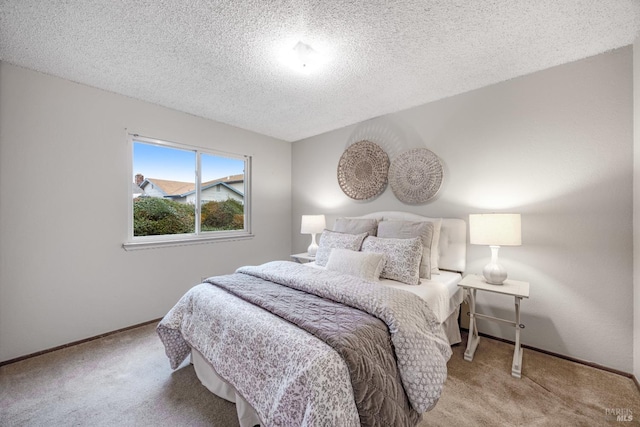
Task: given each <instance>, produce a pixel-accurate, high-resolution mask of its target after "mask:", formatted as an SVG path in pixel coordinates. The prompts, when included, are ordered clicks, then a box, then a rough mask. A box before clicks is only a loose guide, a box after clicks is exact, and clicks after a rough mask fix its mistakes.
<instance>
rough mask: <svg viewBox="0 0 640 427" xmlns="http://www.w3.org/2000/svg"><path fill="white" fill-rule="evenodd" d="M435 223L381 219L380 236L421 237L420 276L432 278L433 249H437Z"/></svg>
mask: <svg viewBox="0 0 640 427" xmlns="http://www.w3.org/2000/svg"><path fill="white" fill-rule="evenodd" d="M433 234H434V224H433V223H432V222H429V221H394V220H387V221H380V224H379V225H378V237H385V238H393V239H410V238H413V237H420V239H421V240H422V260H421V261H420V277H422V278H423V279H431V251H433V250H435V251H437V250H438V249H437V248H434V247H433V246H432V244H433V243H434V242H433V240H434V239H433Z"/></svg>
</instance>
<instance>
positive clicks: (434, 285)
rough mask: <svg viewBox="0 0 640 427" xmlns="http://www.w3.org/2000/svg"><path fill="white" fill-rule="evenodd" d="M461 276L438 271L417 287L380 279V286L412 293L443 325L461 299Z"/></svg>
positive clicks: (308, 264)
mask: <svg viewBox="0 0 640 427" xmlns="http://www.w3.org/2000/svg"><path fill="white" fill-rule="evenodd" d="M304 265H306V266H308V267H312V268H318V269H324V267H321V266H319V265H316V263H315V262H310V263H307V264H304ZM460 280H462V274H460V273H454V272H451V271H440V274H432V275H431V279H429V280H427V279H420V284H419V285H407V284H405V283H401V282H398V281H395V280H390V279H380V282H379V283H380V284H381V285H385V286H391V287H392V288H396V289H402V290H405V291H409V292H412V293H414V294H416V295H418V296H419V297H420V298H422V299H423V300H425V301H426V302H427V304H428V305H429V307H430V308H431V310H433V312H434V313H435V315H436V318H437V319H438V322H440V323H443V322H444V321H445V320H447V318H448V317H449V316H450V315H451V313H453V312H454V311H455V309H456V307H458V306H459V305H460V304H461V303H462V299H463V293H462V289H461V288H459V287H458V282H460Z"/></svg>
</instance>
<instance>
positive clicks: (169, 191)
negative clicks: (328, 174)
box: [140, 174, 244, 197]
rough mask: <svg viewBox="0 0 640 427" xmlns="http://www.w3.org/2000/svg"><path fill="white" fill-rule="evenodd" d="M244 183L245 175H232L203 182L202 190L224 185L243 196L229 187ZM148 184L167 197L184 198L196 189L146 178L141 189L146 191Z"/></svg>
mask: <svg viewBox="0 0 640 427" xmlns="http://www.w3.org/2000/svg"><path fill="white" fill-rule="evenodd" d="M242 181H244V174H238V175H231V176H227V177H224V178H218V179H214V180H211V181H207V182H203V183H202V190H205V189H207V188H209V187H212V186H214V185H218V184H222V185H224V186H225V187H227V188H229V189H230V190H232V191H234V192H236V193H238V194H242V193H240V192H239V191H238V190H236V189H235V188H233V187H230V186H229V185H227V184H232V183H237V182H242ZM148 183H152V184H153V185H154V187H155V188H156V189H158V190H160V191H161V192H162V193H163V194H164V195H165V196H167V197H171V196H173V197H176V196H180V197H183V196H186V195H187V194H189V193H193V192H194V191H195V189H196V185H195V183H193V182H182V181H171V180H168V179H158V178H144V179H143V180H142V183H141V184H140V188H142V189H144V187H146V186H147V184H148Z"/></svg>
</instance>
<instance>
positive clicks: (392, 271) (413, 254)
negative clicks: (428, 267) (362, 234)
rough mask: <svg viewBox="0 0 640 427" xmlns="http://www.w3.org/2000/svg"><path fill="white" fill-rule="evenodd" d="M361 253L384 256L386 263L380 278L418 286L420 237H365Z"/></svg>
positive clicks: (420, 250) (420, 254) (420, 257)
mask: <svg viewBox="0 0 640 427" xmlns="http://www.w3.org/2000/svg"><path fill="white" fill-rule="evenodd" d="M362 252H375V253H382V254H385V255H386V258H387V261H386V263H385V265H384V269H383V270H382V274H381V275H380V277H384V278H385V279H392V280H397V281H398V282H402V283H406V284H408V285H419V284H420V260H421V259H422V240H421V239H420V237H414V238H412V239H385V238H382V237H367V238H366V239H365V240H364V243H363V244H362Z"/></svg>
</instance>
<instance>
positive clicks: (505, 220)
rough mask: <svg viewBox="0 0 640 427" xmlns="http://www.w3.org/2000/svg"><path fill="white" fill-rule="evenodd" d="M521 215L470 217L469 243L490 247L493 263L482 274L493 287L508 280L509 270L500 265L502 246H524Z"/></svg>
mask: <svg viewBox="0 0 640 427" xmlns="http://www.w3.org/2000/svg"><path fill="white" fill-rule="evenodd" d="M520 224H521V220H520V214H507V213H491V214H471V215H469V242H470V243H471V244H472V245H488V246H489V247H490V248H491V262H490V263H489V264H487V265H486V266H485V267H484V269H483V270H482V274H483V276H484V278H485V280H486V281H487V283H491V284H492V285H502V284H503V283H504V281H505V280H506V279H507V270H506V269H505V268H504V267H503V266H502V265H500V264H499V263H498V250H499V249H500V246H520V245H521V244H522V233H521V226H520Z"/></svg>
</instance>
